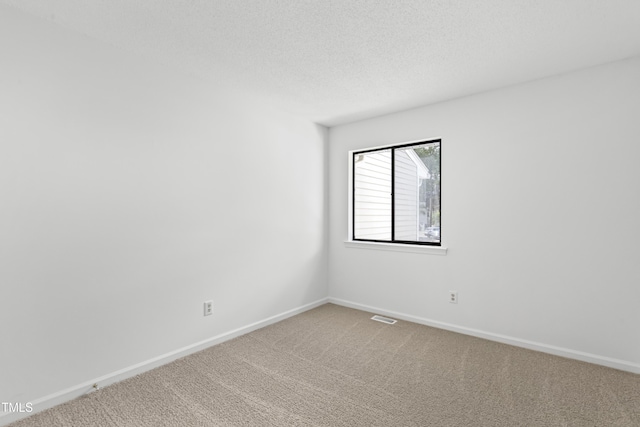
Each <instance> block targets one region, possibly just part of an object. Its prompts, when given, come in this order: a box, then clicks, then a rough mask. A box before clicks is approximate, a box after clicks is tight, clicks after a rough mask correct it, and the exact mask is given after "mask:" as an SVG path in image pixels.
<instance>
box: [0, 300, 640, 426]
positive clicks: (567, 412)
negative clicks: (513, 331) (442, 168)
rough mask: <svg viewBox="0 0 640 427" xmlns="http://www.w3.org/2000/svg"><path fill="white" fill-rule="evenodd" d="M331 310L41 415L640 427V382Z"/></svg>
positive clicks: (60, 422) (160, 421)
mask: <svg viewBox="0 0 640 427" xmlns="http://www.w3.org/2000/svg"><path fill="white" fill-rule="evenodd" d="M370 317H371V314H369V313H365V312H362V311H358V310H352V309H349V308H344V307H339V306H336V305H332V304H327V305H324V306H321V307H318V308H316V309H314V310H311V311H308V312H306V313H303V314H300V315H298V316H295V317H292V318H290V319H287V320H284V321H282V322H280V323H277V324H274V325H272V326H268V327H266V328H263V329H261V330H258V331H255V332H252V333H250V334H247V335H244V336H242V337H239V338H236V339H234V340H231V341H228V342H226V343H223V344H220V345H218V346H215V347H212V348H210V349H207V350H204V351H201V352H199V353H197V354H194V355H191V356H188V357H186V358H183V359H180V360H178V361H176V362H173V363H170V364H168V365H165V366H162V367H160V368H157V369H155V370H153V371H149V372H147V373H144V374H142V375H139V376H137V377H134V378H131V379H129V380H126V381H123V382H121V383H118V384H115V385H112V386H110V387H106V388H104V389H102V390H99V391H97V392H95V393H92V394H90V395H88V396H86V397H83V398H80V399H76V400H74V401H72V402H69V403H66V404H64V405H60V406H58V407H56V408H53V409H50V410H47V411H44V412H42V413H39V414H35V415H33V416H32V417H30V418H28V419H25V420H22V421H19V422H17V423H14V424H12V425H11V426H12V427H36V426H43V427H53V426H74V427H75V426H345V427H347V426H348V427H354V426H366V427H369V426H391V427H395V426H443V427H444V426H506V427H515V426H580V427H585V426H604V427H610V426H621V427H622V426H640V376H638V375H634V374H630V373H625V372H622V371H617V370H614V369H609V368H604V367H600V366H596V365H591V364H587V363H582V362H577V361H573V360H569V359H564V358H560V357H555V356H550V355H546V354H543V353H538V352H534V351H529V350H524V349H520V348H516V347H511V346H508V345H503V344H498V343H494V342H490V341H485V340H482V339H478V338H473V337H468V336H465V335H459V334H456V333H452V332H447V331H443V330H439V329H434V328H430V327H426V326H422V325H417V324H413V323H408V322H402V321H400V322H398V323H397V324H395V325H386V324H382V323H378V322H375V321H372V320H369V318H370Z"/></svg>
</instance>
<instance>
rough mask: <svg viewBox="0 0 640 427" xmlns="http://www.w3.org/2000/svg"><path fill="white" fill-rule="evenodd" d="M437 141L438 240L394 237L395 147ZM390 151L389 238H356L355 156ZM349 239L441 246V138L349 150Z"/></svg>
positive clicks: (399, 147) (400, 147)
mask: <svg viewBox="0 0 640 427" xmlns="http://www.w3.org/2000/svg"><path fill="white" fill-rule="evenodd" d="M433 143H438V144H439V146H440V157H439V159H438V168H439V170H440V186H439V191H438V204H439V206H440V238H439V241H438V242H419V241H412V240H397V239H395V222H396V221H395V205H396V203H395V192H396V191H395V178H396V177H395V151H396V150H397V149H402V148H407V147H412V146H417V145H425V144H433ZM385 150H390V151H391V240H378V239H362V238H356V227H355V221H356V179H355V174H356V156H357V155H359V154H365V153H374V152H376V151H385ZM351 240H352V241H354V242H374V243H390V244H402V245H420V246H442V139H441V138H435V139H427V140H424V141H419V142H409V143H403V144H398V145H385V146H383V147H376V148H369V149H365V150H357V151H352V152H351Z"/></svg>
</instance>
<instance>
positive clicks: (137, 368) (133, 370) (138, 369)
mask: <svg viewBox="0 0 640 427" xmlns="http://www.w3.org/2000/svg"><path fill="white" fill-rule="evenodd" d="M327 302H329V299H328V298H322V299H320V300H317V301H314V302H312V303H309V304H305V305H302V306H300V307H297V308H294V309H291V310H287V311H285V312H284V313H280V314H277V315H275V316H271V317H268V318H266V319H264V320H260V321H258V322H255V323H252V324H250V325H247V326H243V327H241V328H238V329H234V330H232V331H229V332H225V333H223V334H220V335H216V336H215V337H212V338H208V339H206V340H204V341H200V342H197V343H195V344H191V345H188V346H186V347H183V348H180V349H177V350H174V351H172V352H169V353H166V354H163V355H160V356H158V357H154V358H153V359H149V360H145V361H144V362H141V363H138V364H136V365H133V366H129V367H127V368H124V369H120V370H119V371H116V372H112V373H110V374H107V375H103V376H101V377H99V378H94V379H92V380H89V381H86V382H84V383H82V384H78V385H75V386H73V387H69V388H67V389H65V390H60V391H58V392H55V393H52V394H50V395H48V396H44V397H41V398H39V399H35V400H33V401H32V402H31V404H32V408H33V410H32V412H30V413H27V412H4V413H0V426H6V425H7V424H9V423H12V422H14V421H18V420H19V419H22V418H26V417H28V416H30V415H33V414H35V413H37V412H41V411H43V410H45V409H49V408H52V407H54V406H57V405H60V404H62V403H65V402H68V401H70V400H73V399H76V398H78V397H80V396H83V395H85V394H87V393H90V392H92V391H94V389H93V384H98V385H99V387H100V388H102V387H106V386H108V385H111V384H114V383H117V382H119V381H122V380H125V379H127V378H131V377H134V376H136V375H138V374H141V373H143V372H146V371H149V370H151V369H153V368H157V367H158V366H162V365H165V364H167V363H170V362H173V361H174V360H177V359H180V358H181V357H185V356H188V355H190V354H193V353H196V352H198V351H200V350H204V349H205V348H208V347H211V346H214V345H216V344H220V343H222V342H225V341H228V340H230V339H233V338H236V337H239V336H240V335H244V334H248V333H249V332H252V331H255V330H256V329H260V328H264V327H265V326H268V325H271V324H272V323H276V322H279V321H281V320H284V319H286V318H288V317H291V316H295V315H296V314H300V313H302V312H305V311H307V310H311V309H312V308H315V307H318V306H320V305H322V304H325V303H327ZM1 409H2V408H0V410H1Z"/></svg>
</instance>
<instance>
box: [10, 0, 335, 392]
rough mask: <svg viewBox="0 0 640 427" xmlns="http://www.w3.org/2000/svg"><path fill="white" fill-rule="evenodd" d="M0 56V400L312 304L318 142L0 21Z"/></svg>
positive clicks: (257, 108)
mask: <svg viewBox="0 0 640 427" xmlns="http://www.w3.org/2000/svg"><path fill="white" fill-rule="evenodd" d="M0 52H2V54H1V55H0V204H1V208H0V325H1V342H0V401H2V402H23V403H25V402H29V401H33V400H37V399H39V398H42V397H43V396H47V395H49V394H51V393H56V392H59V391H60V390H64V389H66V388H68V387H73V386H75V385H77V384H80V383H83V382H86V381H90V380H91V379H93V378H97V377H100V376H102V375H108V374H110V373H112V372H114V371H117V370H119V369H123V368H127V367H130V366H132V365H134V364H137V363H140V362H144V361H146V360H149V359H151V358H154V357H157V356H160V355H163V354H165V353H167V352H171V351H174V350H176V349H179V348H182V347H185V346H189V345H191V344H193V343H196V342H199V341H201V340H205V339H207V338H210V337H213V336H216V335H218V334H221V333H225V332H228V331H231V330H233V329H235V328H239V327H243V326H246V325H248V324H251V323H253V322H257V321H260V320H263V319H265V318H268V317H269V316H274V315H277V314H279V313H282V312H285V311H287V310H290V309H294V308H296V307H300V306H302V305H304V304H308V303H311V302H314V301H317V300H319V299H322V298H325V297H326V296H327V277H326V276H327V273H326V271H327V245H326V241H327V215H326V209H327V191H326V190H327V188H326V187H327V186H326V183H325V179H326V178H325V177H326V155H327V147H326V138H327V131H326V129H325V128H323V127H320V126H317V125H315V124H312V123H309V122H306V121H301V120H299V119H296V118H294V117H291V116H287V115H283V114H280V113H277V112H274V111H272V109H271V108H269V106H267V105H262V106H261V105H260V104H259V102H258V101H256V100H253V99H252V98H251V96H250V95H246V94H241V93H239V92H233V91H231V90H223V89H222V88H218V87H215V86H214V85H213V84H212V83H206V82H204V81H200V80H197V79H195V78H192V77H190V76H187V75H182V74H181V73H180V72H178V71H176V70H172V69H169V68H165V67H163V66H162V65H159V64H156V63H153V62H150V61H146V60H144V59H140V58H137V57H135V56H133V55H128V54H125V53H122V52H120V51H116V50H115V49H111V48H110V47H108V46H105V45H103V44H101V43H98V42H95V41H93V40H90V39H88V38H85V37H83V36H80V35H77V34H73V33H71V32H67V31H65V30H63V29H60V28H58V27H56V26H54V25H53V24H50V23H47V22H45V21H41V20H38V19H36V18H31V17H27V16H25V15H23V14H21V13H18V12H15V11H13V10H11V9H8V8H6V7H4V6H2V7H0ZM207 299H213V300H214V305H215V313H214V315H213V316H211V317H203V315H202V312H203V307H202V303H203V301H204V300H207Z"/></svg>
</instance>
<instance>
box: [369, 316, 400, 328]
mask: <svg viewBox="0 0 640 427" xmlns="http://www.w3.org/2000/svg"><path fill="white" fill-rule="evenodd" d="M371 320H375V321H376V322H382V323H386V324H388V325H393V324H394V323H396V322H397V320H395V319H389V318H388V317H382V316H378V315H377V314H376V315H375V316H373V317H372V318H371Z"/></svg>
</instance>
